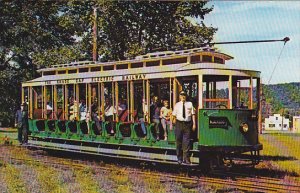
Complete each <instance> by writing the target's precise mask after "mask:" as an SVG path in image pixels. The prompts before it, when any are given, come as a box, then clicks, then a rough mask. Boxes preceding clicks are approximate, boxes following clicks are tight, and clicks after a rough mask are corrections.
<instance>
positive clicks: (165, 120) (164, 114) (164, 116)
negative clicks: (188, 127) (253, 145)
mask: <svg viewBox="0 0 300 193" xmlns="http://www.w3.org/2000/svg"><path fill="white" fill-rule="evenodd" d="M163 104H164V106H163V107H162V108H161V109H160V118H161V124H162V127H163V129H164V137H165V138H164V140H167V124H168V125H170V129H172V123H171V121H170V116H171V114H172V110H171V109H170V108H169V102H168V101H167V100H164V101H163Z"/></svg>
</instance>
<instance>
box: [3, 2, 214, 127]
mask: <svg viewBox="0 0 300 193" xmlns="http://www.w3.org/2000/svg"><path fill="white" fill-rule="evenodd" d="M206 3H207V2H202V1H191V2H190V1H187V2H180V1H178V2H177V1H175V2H164V1H103V0H98V1H75V0H71V1H68V2H65V1H43V0H37V1H29V0H13V1H0V14H1V17H0V34H1V36H0V72H1V74H0V75H1V80H0V91H1V100H0V116H1V119H7V120H10V122H11V123H12V122H13V117H14V111H15V110H16V108H17V106H18V105H19V102H20V98H21V89H20V88H21V82H24V81H27V80H30V79H33V78H35V77H37V76H38V74H37V72H36V70H37V69H39V68H42V67H49V66H51V65H53V64H57V63H68V62H71V61H75V60H90V59H91V58H92V57H91V56H92V31H93V30H92V27H93V18H94V16H93V7H97V8H98V20H97V21H98V37H97V39H98V55H99V56H100V58H101V60H102V61H108V60H121V59H125V58H133V57H135V56H136V55H140V54H145V53H148V52H153V51H160V50H169V49H175V48H179V49H182V48H186V47H195V46H200V45H201V44H202V43H207V42H210V41H211V40H212V38H213V35H214V33H215V32H216V28H212V27H206V26H205V25H204V23H203V22H200V23H195V22H192V18H194V19H195V18H199V19H200V21H201V20H203V19H204V16H205V15H206V14H208V13H209V12H211V10H212V7H206Z"/></svg>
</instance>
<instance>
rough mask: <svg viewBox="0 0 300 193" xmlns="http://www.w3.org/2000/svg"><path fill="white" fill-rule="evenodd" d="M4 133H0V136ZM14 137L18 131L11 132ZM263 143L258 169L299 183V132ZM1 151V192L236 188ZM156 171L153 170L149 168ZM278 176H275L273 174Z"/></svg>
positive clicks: (155, 191)
mask: <svg viewBox="0 0 300 193" xmlns="http://www.w3.org/2000/svg"><path fill="white" fill-rule="evenodd" d="M3 135H6V133H5V132H0V139H1V137H2V136H3ZM9 135H10V137H11V139H15V138H16V133H14V132H11V133H9ZM260 142H261V143H262V144H263V146H264V150H263V151H262V152H261V154H262V157H263V159H265V160H263V162H261V163H260V164H259V165H258V166H256V168H257V169H262V171H264V170H269V171H272V173H273V172H274V173H275V174H276V171H278V172H280V173H284V175H285V176H283V177H282V176H281V178H282V181H283V182H287V183H290V182H292V183H293V182H295V181H296V182H299V183H300V180H298V181H297V178H298V179H299V177H295V176H300V148H299V147H300V135H286V134H282V135H278V134H264V135H260ZM0 148H1V149H0V154H2V156H3V155H4V156H6V159H4V160H0V192H51V193H52V192H54V193H55V192H62V193H63V192H87V193H89V192H91V193H93V192H109V193H110V192H122V193H123V192H124V193H126V192H141V193H148V192H150V193H151V192H153V193H160V192H216V191H219V190H224V191H225V192H226V190H227V189H228V191H227V192H231V191H234V190H232V189H230V188H229V187H225V186H224V187H218V188H217V189H216V187H214V186H206V185H203V184H201V183H198V184H184V183H180V182H177V181H176V180H174V181H169V180H168V179H164V178H163V177H159V176H157V175H152V176H151V175H150V176H149V175H143V174H138V172H136V173H135V172H130V173H129V172H128V171H127V170H126V167H123V168H121V169H120V167H119V166H116V165H113V166H112V167H115V168H116V169H115V170H112V171H111V172H109V171H104V170H100V169H99V168H97V167H96V166H95V165H90V166H84V167H83V168H82V169H78V168H75V167H73V163H74V161H73V160H69V159H64V160H63V161H61V162H63V163H64V164H67V165H68V166H69V167H67V168H60V166H55V167H53V166H50V165H45V164H43V163H36V162H32V161H30V160H33V159H36V158H34V157H33V156H31V151H29V150H27V149H25V148H22V147H20V148H6V147H0ZM9 157H16V158H20V159H27V160H29V161H27V162H25V163H22V164H14V163H11V162H10V159H9ZM54 159H55V158H54ZM149 172H154V171H149ZM274 177H276V175H275V176H274Z"/></svg>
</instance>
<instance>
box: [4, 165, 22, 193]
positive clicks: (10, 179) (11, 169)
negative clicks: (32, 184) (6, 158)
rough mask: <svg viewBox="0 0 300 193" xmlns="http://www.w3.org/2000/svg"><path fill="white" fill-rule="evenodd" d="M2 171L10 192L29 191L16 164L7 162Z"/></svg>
mask: <svg viewBox="0 0 300 193" xmlns="http://www.w3.org/2000/svg"><path fill="white" fill-rule="evenodd" d="M1 173H2V174H4V182H5V184H6V186H7V190H8V192H11V193H19V192H20V193H23V192H28V190H27V189H26V187H25V183H24V180H23V179H22V176H21V175H20V172H19V170H18V169H17V168H16V167H15V166H14V165H12V164H5V166H4V167H2V169H1Z"/></svg>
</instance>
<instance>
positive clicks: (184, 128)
mask: <svg viewBox="0 0 300 193" xmlns="http://www.w3.org/2000/svg"><path fill="white" fill-rule="evenodd" d="M179 99H180V101H179V102H178V103H176V104H175V106H174V110H173V113H172V115H173V123H174V124H175V135H176V153H177V159H178V163H179V164H181V163H182V162H183V163H185V164H191V161H190V155H189V151H190V139H191V130H193V131H195V129H196V116H195V109H194V107H193V104H192V103H191V102H189V101H186V93H185V92H184V91H181V92H180V93H179Z"/></svg>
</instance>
